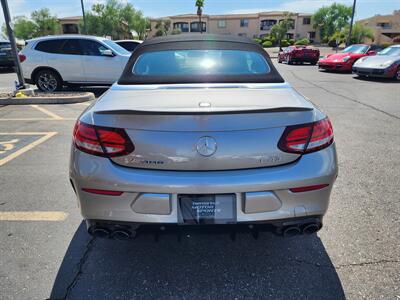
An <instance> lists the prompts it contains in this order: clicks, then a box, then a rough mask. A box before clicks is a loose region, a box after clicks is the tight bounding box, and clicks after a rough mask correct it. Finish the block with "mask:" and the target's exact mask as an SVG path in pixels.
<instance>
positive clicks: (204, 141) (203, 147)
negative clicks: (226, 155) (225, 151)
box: [196, 136, 217, 156]
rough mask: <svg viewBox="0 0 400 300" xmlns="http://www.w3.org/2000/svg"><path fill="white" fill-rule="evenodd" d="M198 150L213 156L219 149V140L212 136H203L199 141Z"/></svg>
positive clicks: (204, 154)
mask: <svg viewBox="0 0 400 300" xmlns="http://www.w3.org/2000/svg"><path fill="white" fill-rule="evenodd" d="M196 149H197V152H198V153H199V154H200V155H203V156H211V155H213V154H214V153H215V151H217V141H216V140H215V139H214V138H213V137H211V136H203V137H201V138H200V139H199V140H198V141H197V146H196Z"/></svg>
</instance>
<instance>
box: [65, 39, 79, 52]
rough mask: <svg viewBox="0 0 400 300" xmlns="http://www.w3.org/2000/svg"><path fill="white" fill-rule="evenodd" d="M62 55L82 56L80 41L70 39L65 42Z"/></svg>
mask: <svg viewBox="0 0 400 300" xmlns="http://www.w3.org/2000/svg"><path fill="white" fill-rule="evenodd" d="M61 53H62V54H70V55H82V51H81V45H80V44H79V40H78V39H69V40H67V41H66V42H65V44H64V45H63V47H62V50H61Z"/></svg>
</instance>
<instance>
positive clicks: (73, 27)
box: [62, 24, 79, 34]
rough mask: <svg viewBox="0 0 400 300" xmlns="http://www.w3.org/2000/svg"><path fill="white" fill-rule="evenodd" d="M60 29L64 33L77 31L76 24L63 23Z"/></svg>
mask: <svg viewBox="0 0 400 300" xmlns="http://www.w3.org/2000/svg"><path fill="white" fill-rule="evenodd" d="M62 31H63V33H64V34H76V33H79V28H78V24H63V25H62Z"/></svg>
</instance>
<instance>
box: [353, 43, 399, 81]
mask: <svg viewBox="0 0 400 300" xmlns="http://www.w3.org/2000/svg"><path fill="white" fill-rule="evenodd" d="M353 73H355V74H357V75H358V76H361V77H384V78H392V79H395V80H400V45H394V46H390V47H387V48H385V49H384V50H382V51H381V52H378V54H377V55H373V56H365V57H362V58H360V59H359V60H357V61H356V62H355V63H354V65H353Z"/></svg>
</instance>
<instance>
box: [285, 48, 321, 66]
mask: <svg viewBox="0 0 400 300" xmlns="http://www.w3.org/2000/svg"><path fill="white" fill-rule="evenodd" d="M318 59H319V50H318V49H314V48H312V47H309V46H289V47H287V48H285V49H284V50H283V51H281V52H279V54H278V63H281V62H286V63H287V64H288V65H291V64H293V63H294V62H297V63H304V62H308V63H311V64H312V65H316V64H317V62H318Z"/></svg>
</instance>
